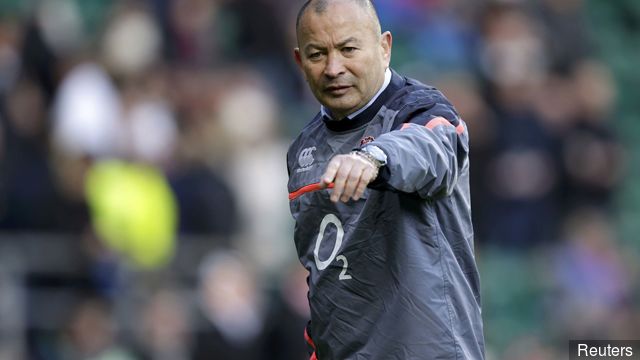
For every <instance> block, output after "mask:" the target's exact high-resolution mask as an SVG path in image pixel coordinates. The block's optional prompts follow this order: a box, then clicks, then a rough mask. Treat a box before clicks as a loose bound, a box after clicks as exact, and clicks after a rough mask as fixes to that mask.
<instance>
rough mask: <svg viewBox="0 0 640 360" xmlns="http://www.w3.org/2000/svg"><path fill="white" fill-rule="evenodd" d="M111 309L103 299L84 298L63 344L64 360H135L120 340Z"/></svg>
mask: <svg viewBox="0 0 640 360" xmlns="http://www.w3.org/2000/svg"><path fill="white" fill-rule="evenodd" d="M117 334H118V329H117V326H116V323H115V321H114V318H113V315H112V311H111V309H110V305H109V304H108V303H107V302H105V300H102V299H99V298H91V297H88V298H84V299H83V300H82V301H81V302H80V303H79V304H78V306H77V307H76V309H75V311H74V313H73V314H72V317H71V319H70V321H69V324H68V329H67V337H66V338H64V339H63V341H62V344H61V345H62V346H61V348H62V351H61V357H62V358H64V359H69V360H135V359H137V357H136V356H134V355H133V353H132V352H131V351H129V350H128V349H127V347H126V346H124V345H123V344H122V343H121V342H120V341H119V340H118V338H117Z"/></svg>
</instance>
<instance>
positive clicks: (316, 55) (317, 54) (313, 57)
mask: <svg viewBox="0 0 640 360" xmlns="http://www.w3.org/2000/svg"><path fill="white" fill-rule="evenodd" d="M320 56H322V54H321V53H320V52H319V51H314V52H312V53H310V54H309V55H307V57H308V58H309V59H311V60H316V59H319V58H320Z"/></svg>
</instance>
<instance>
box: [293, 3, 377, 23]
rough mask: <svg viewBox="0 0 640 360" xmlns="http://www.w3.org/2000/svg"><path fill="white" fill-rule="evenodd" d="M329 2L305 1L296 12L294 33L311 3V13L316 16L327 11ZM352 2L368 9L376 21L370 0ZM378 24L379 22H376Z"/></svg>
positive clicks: (374, 10) (373, 7) (375, 13)
mask: <svg viewBox="0 0 640 360" xmlns="http://www.w3.org/2000/svg"><path fill="white" fill-rule="evenodd" d="M330 1H331V0H307V1H305V2H304V4H302V7H300V11H298V16H297V17H296V31H297V30H298V28H299V27H300V19H302V16H303V15H304V13H305V12H307V8H308V7H309V5H311V3H313V11H315V12H316V13H317V14H321V13H323V12H324V11H325V10H327V7H328V6H329V2H330ZM352 1H354V2H355V3H357V4H358V5H360V6H362V7H363V8H369V9H371V10H373V14H374V15H375V17H376V19H378V13H377V12H376V8H375V6H373V1H372V0H352ZM378 22H380V20H378Z"/></svg>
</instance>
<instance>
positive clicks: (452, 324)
mask: <svg viewBox="0 0 640 360" xmlns="http://www.w3.org/2000/svg"><path fill="white" fill-rule="evenodd" d="M365 143H369V144H372V145H376V146H378V147H379V148H381V149H382V150H384V152H385V153H386V154H387V156H388V164H387V166H385V167H383V168H382V169H381V172H380V175H379V176H378V178H377V179H376V181H374V182H373V183H372V184H370V185H369V188H368V189H367V190H366V192H365V195H364V197H363V198H362V199H360V200H359V201H351V200H350V201H349V202H347V203H342V202H340V203H337V204H334V203H332V202H331V201H330V200H329V194H330V191H331V190H318V189H317V188H316V185H314V184H317V183H318V182H319V181H320V177H321V175H322V174H323V172H324V170H325V168H326V166H327V164H328V162H329V160H330V159H331V158H332V157H333V156H334V155H337V154H345V153H348V152H350V151H351V150H353V149H355V148H359V147H361V146H362V145H364V144H365ZM468 151H469V145H468V133H467V129H466V126H465V124H464V123H463V121H462V120H461V119H460V118H459V116H458V114H457V113H456V111H455V109H454V108H453V106H452V105H451V104H450V103H449V101H447V99H446V98H445V97H444V96H443V95H442V93H440V92H439V91H438V90H436V89H435V88H433V87H429V86H426V85H423V84H421V83H419V82H418V81H416V80H413V79H409V78H405V77H402V76H400V75H398V74H397V73H396V72H393V75H392V80H391V83H390V84H389V86H388V87H387V89H386V90H385V91H384V92H383V93H382V94H381V95H380V97H379V98H378V99H377V100H376V101H375V102H374V104H373V105H372V106H371V107H370V108H368V109H367V110H365V111H364V112H363V113H361V114H359V115H358V116H356V117H355V118H353V119H351V120H342V121H332V120H329V119H326V118H323V117H322V116H321V115H320V114H318V115H317V116H316V117H315V118H314V119H313V120H312V121H311V122H310V123H309V124H308V125H307V126H306V127H305V128H304V129H303V130H302V132H301V134H300V135H299V136H298V137H297V138H296V140H295V141H294V142H293V143H292V145H291V147H290V148H289V151H288V153H287V167H288V171H289V184H288V188H289V199H290V207H291V213H292V214H293V217H294V219H295V220H296V226H295V235H294V238H295V244H296V248H297V252H298V256H299V258H300V262H301V263H302V265H303V266H304V267H305V268H306V269H307V270H308V271H309V277H308V284H309V294H308V297H309V304H310V307H311V321H310V324H309V326H308V328H307V332H308V335H309V337H310V338H311V339H310V340H311V341H312V342H313V346H314V347H315V355H316V356H317V358H318V359H320V360H328V359H335V360H344V359H368V360H375V359H381V360H382V359H384V360H389V359H452V360H453V359H471V360H482V359H484V340H483V333H482V319H481V315H480V290H479V277H478V271H477V268H476V264H475V258H474V251H473V228H472V225H471V210H470V199H469V159H468Z"/></svg>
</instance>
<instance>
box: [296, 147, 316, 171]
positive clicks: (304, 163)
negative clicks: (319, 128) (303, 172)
mask: <svg viewBox="0 0 640 360" xmlns="http://www.w3.org/2000/svg"><path fill="white" fill-rule="evenodd" d="M314 151H316V147H315V146H312V147H308V148H304V149H302V151H301V152H300V156H298V164H300V167H302V168H306V167H309V166H311V164H313V161H314V158H313V152H314Z"/></svg>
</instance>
